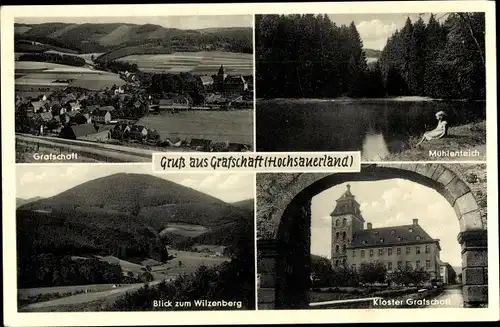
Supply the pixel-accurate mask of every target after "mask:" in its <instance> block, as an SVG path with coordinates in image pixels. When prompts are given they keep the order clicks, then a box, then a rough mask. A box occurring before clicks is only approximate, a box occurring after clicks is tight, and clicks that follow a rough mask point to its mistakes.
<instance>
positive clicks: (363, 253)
mask: <svg viewBox="0 0 500 327" xmlns="http://www.w3.org/2000/svg"><path fill="white" fill-rule="evenodd" d="M364 257H365V250H361V258H364Z"/></svg>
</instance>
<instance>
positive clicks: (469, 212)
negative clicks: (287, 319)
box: [256, 163, 488, 310]
mask: <svg viewBox="0 0 500 327" xmlns="http://www.w3.org/2000/svg"><path fill="white" fill-rule="evenodd" d="M486 181H487V176H486V165H485V164H434V163H433V164H425V163H422V164H411V163H408V164H367V165H362V167H361V171H360V172H358V173H262V174H257V188H256V193H257V287H258V309H259V310H266V309H271V310H272V309H336V308H338V309H349V308H356V309H363V308H370V309H377V308H381V309H393V308H484V307H487V306H488V257H487V248H488V245H487V212H486V211H487V210H486V209H487V208H486V203H487V200H486V198H487V194H486V193H487V191H486V189H487V182H486Z"/></svg>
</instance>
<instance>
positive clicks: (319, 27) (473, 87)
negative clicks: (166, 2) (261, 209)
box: [255, 12, 487, 161]
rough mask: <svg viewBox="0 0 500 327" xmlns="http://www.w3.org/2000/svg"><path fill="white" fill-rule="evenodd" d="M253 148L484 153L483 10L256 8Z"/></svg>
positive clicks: (381, 154)
mask: <svg viewBox="0 0 500 327" xmlns="http://www.w3.org/2000/svg"><path fill="white" fill-rule="evenodd" d="M255 35H256V38H255V49H256V50H255V52H256V55H255V56H256V57H255V58H256V59H255V60H256V88H257V89H256V97H257V102H256V122H255V123H256V148H257V150H258V151H361V155H362V160H364V161H423V160H428V161H440V160H447V161H450V160H452V161H484V160H486V101H485V99H486V77H485V76H486V75H485V74H486V60H487V58H486V56H485V13H484V12H429V13H391V14H389V13H387V14H369V13H367V14H334V13H325V14H296V15H256V18H255Z"/></svg>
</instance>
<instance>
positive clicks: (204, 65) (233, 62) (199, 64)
mask: <svg viewBox="0 0 500 327" xmlns="http://www.w3.org/2000/svg"><path fill="white" fill-rule="evenodd" d="M118 60H121V61H126V62H128V63H131V64H137V66H138V67H139V69H141V70H143V71H151V72H154V71H162V72H168V73H180V72H190V73H193V74H210V75H211V74H215V73H217V71H218V69H219V67H220V66H221V65H224V69H225V71H226V73H227V74H229V75H237V74H241V75H252V74H253V55H251V54H247V53H233V52H224V51H203V52H174V53H171V54H149V55H131V56H126V57H123V58H120V59H118Z"/></svg>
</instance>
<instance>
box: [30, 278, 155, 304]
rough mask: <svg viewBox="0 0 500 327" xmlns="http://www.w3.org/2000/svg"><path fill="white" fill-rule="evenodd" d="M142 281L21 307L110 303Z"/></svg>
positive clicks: (153, 283)
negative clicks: (103, 301) (95, 302)
mask: <svg viewBox="0 0 500 327" xmlns="http://www.w3.org/2000/svg"><path fill="white" fill-rule="evenodd" d="M160 282H161V280H155V281H153V282H150V283H149V286H154V285H157V284H159V283H160ZM143 285H144V283H137V284H132V285H127V286H123V287H118V288H113V289H111V290H106V291H101V292H90V293H81V294H76V295H71V296H67V297H63V298H59V299H55V300H50V301H44V302H37V303H31V304H28V305H26V306H24V307H23V309H40V308H47V307H54V306H58V305H68V304H79V303H87V302H93V301H97V300H103V299H105V300H106V301H109V302H110V303H111V302H113V301H114V300H116V298H118V297H119V296H121V295H124V294H125V293H127V292H131V291H135V290H138V289H139V288H141V287H142V286H143Z"/></svg>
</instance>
